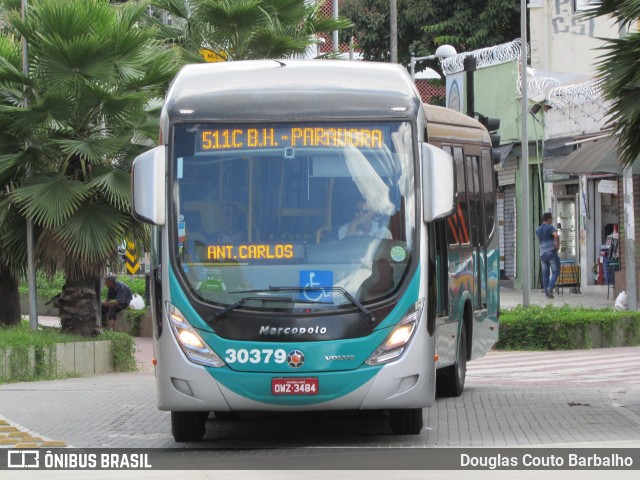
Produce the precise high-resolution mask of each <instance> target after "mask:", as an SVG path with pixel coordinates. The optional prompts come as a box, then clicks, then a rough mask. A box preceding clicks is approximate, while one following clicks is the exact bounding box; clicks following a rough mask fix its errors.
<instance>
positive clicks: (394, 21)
mask: <svg viewBox="0 0 640 480" xmlns="http://www.w3.org/2000/svg"><path fill="white" fill-rule="evenodd" d="M389 22H390V23H391V25H390V27H391V28H390V32H391V33H390V37H391V45H389V49H390V52H391V63H398V4H397V2H396V0H389Z"/></svg>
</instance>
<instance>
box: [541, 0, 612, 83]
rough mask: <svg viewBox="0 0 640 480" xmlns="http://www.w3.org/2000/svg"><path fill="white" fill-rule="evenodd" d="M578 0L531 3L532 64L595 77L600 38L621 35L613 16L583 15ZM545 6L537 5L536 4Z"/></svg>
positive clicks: (556, 70) (545, 0) (547, 68)
mask: <svg viewBox="0 0 640 480" xmlns="http://www.w3.org/2000/svg"><path fill="white" fill-rule="evenodd" d="M574 3H575V0H539V1H537V2H533V1H532V2H530V4H531V5H530V9H529V11H530V25H529V27H530V31H531V42H530V43H531V66H532V67H533V68H540V69H543V70H550V71H554V72H571V73H581V74H585V75H589V76H591V77H592V76H594V74H595V68H594V65H593V63H594V59H595V57H596V56H597V55H599V53H598V52H594V49H597V48H598V47H600V46H602V45H603V44H604V42H603V41H602V40H599V39H598V37H600V38H617V37H618V28H617V26H616V25H615V23H614V21H613V20H612V19H611V18H602V17H597V18H595V19H592V20H585V19H582V18H580V16H581V15H580V12H577V13H576V12H575V11H574ZM536 4H538V5H540V4H541V5H542V6H541V7H534V5H536Z"/></svg>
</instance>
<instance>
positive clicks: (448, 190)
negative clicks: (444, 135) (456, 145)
mask: <svg viewBox="0 0 640 480" xmlns="http://www.w3.org/2000/svg"><path fill="white" fill-rule="evenodd" d="M420 156H421V161H422V217H423V220H424V222H425V223H426V222H432V221H434V220H437V219H439V218H443V217H447V216H449V215H451V214H452V213H453V211H454V208H455V192H454V190H455V189H454V173H453V172H454V170H453V157H452V156H451V155H449V154H448V153H447V152H445V151H444V150H442V149H440V148H436V147H434V146H433V145H430V144H428V143H422V144H421V145H420Z"/></svg>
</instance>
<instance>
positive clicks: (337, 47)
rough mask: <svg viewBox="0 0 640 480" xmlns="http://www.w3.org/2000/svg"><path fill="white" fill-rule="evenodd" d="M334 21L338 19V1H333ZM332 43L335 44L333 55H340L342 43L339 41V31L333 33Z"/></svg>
mask: <svg viewBox="0 0 640 480" xmlns="http://www.w3.org/2000/svg"><path fill="white" fill-rule="evenodd" d="M333 19H334V20H337V19H338V0H333ZM331 43H332V44H333V45H332V47H333V53H339V52H340V41H339V40H338V30H334V31H333V32H331Z"/></svg>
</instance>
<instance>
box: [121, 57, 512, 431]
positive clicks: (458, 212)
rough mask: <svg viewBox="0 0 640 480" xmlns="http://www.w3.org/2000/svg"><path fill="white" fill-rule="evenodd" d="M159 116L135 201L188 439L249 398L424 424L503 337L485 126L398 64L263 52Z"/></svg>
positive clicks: (162, 344) (163, 369)
mask: <svg viewBox="0 0 640 480" xmlns="http://www.w3.org/2000/svg"><path fill="white" fill-rule="evenodd" d="M160 130H161V132H160V133H161V136H160V138H161V141H160V143H161V145H160V146H158V147H156V148H154V149H152V150H150V151H148V152H146V153H144V154H142V155H140V156H139V157H138V158H137V159H136V160H135V162H134V165H133V173H132V188H133V210H134V215H135V216H136V218H138V219H140V220H142V221H145V222H148V223H151V224H152V225H154V228H153V238H152V252H151V270H152V272H151V274H152V280H151V282H150V283H151V298H152V315H153V319H154V322H153V323H154V332H153V341H154V354H155V363H156V367H155V375H156V379H157V398H158V407H159V408H160V409H161V410H168V411H170V412H171V423H172V432H173V436H174V438H175V440H176V441H195V440H200V439H202V438H203V436H204V435H205V433H206V427H207V424H208V423H209V425H210V426H211V425H214V423H215V418H214V416H215V417H217V418H223V417H231V416H235V415H237V414H242V413H243V412H250V411H311V410H378V411H383V412H388V417H389V425H390V428H391V430H392V432H394V433H397V434H418V433H419V432H420V431H421V430H422V427H423V410H422V409H423V408H424V407H428V406H430V405H432V404H433V403H434V401H435V396H436V389H437V390H438V394H439V395H460V394H461V393H462V389H463V387H464V382H465V372H466V364H467V361H468V360H471V359H473V358H476V357H479V356H481V355H484V354H485V353H486V352H487V350H488V349H489V348H490V347H491V346H492V345H493V344H494V342H495V341H496V340H497V334H498V305H499V298H498V295H499V293H498V292H499V290H498V271H499V252H498V235H497V233H496V226H495V208H496V207H495V203H496V202H495V189H494V178H493V165H492V156H491V140H490V136H489V134H488V132H487V130H486V129H485V128H484V127H483V126H482V125H481V124H480V123H478V122H477V121H475V120H474V119H471V118H468V117H466V116H463V115H461V114H459V113H456V112H453V111H451V110H447V109H444V108H439V107H432V106H428V105H423V103H422V102H421V99H420V96H419V93H418V91H417V90H416V88H415V86H414V85H413V83H412V81H411V78H410V76H409V75H408V74H407V72H406V71H405V70H404V69H403V68H402V67H400V66H397V65H391V64H377V63H367V62H346V61H325V60H322V61H320V60H315V61H314V60H307V61H305V60H278V61H276V60H264V61H247V62H228V63H216V64H201V65H190V66H187V67H185V68H183V69H182V70H181V72H180V73H179V74H178V75H177V76H176V78H175V80H174V81H173V83H172V85H171V87H170V90H169V92H168V94H167V97H166V102H165V105H164V109H163V111H162V115H161V121H160ZM436 385H437V388H436ZM211 413H213V414H214V416H211V417H210V414H211Z"/></svg>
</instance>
